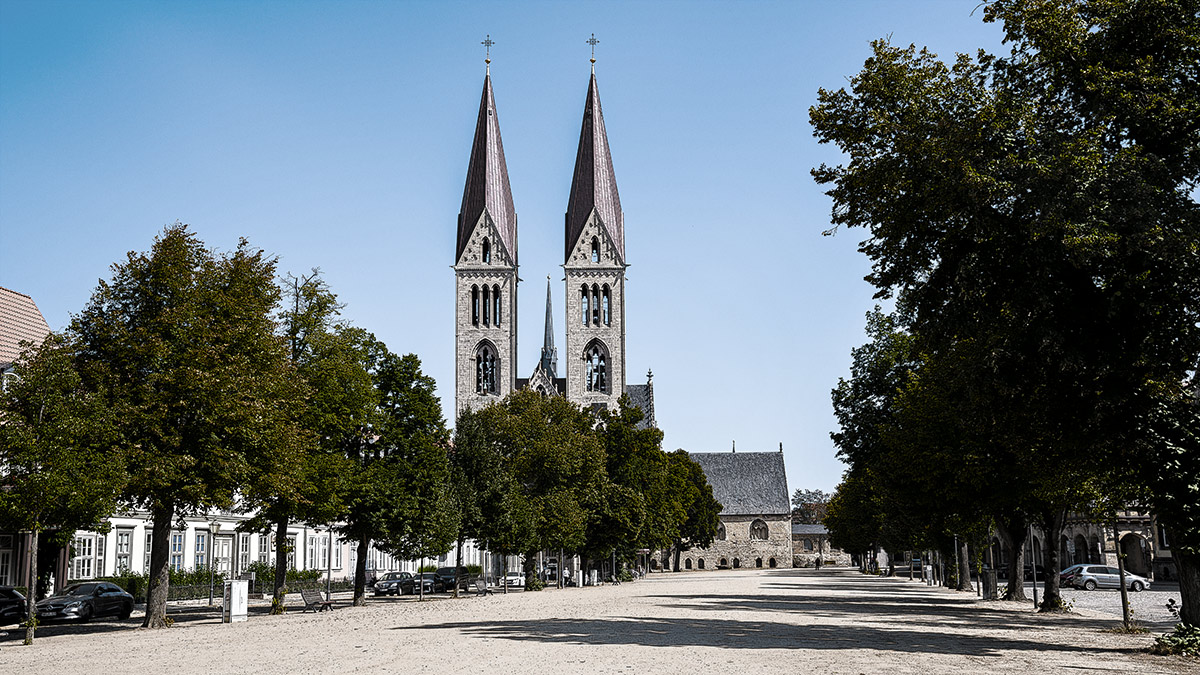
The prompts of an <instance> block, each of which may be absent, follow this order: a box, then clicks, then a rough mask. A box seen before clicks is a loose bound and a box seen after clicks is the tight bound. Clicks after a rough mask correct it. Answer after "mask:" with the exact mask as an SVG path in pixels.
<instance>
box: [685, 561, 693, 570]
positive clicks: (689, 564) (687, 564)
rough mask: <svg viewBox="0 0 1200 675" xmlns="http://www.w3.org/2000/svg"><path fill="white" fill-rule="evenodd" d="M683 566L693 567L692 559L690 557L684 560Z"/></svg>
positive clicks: (686, 567)
mask: <svg viewBox="0 0 1200 675" xmlns="http://www.w3.org/2000/svg"><path fill="white" fill-rule="evenodd" d="M683 568H684V569H689V570H690V569H692V559H691V558H688V559H687V560H684V561H683Z"/></svg>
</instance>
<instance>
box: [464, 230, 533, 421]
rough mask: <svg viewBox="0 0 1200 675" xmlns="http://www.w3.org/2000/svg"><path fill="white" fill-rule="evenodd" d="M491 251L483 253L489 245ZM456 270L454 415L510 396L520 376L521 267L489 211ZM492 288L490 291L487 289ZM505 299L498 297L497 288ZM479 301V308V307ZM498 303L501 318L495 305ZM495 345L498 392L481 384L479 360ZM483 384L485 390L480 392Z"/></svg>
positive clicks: (473, 235) (465, 249) (474, 233)
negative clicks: (519, 301)
mask: <svg viewBox="0 0 1200 675" xmlns="http://www.w3.org/2000/svg"><path fill="white" fill-rule="evenodd" d="M485 243H486V245H487V249H488V255H487V256H485V255H484V245H485ZM454 272H455V312H454V325H455V350H454V351H455V364H454V365H455V401H456V408H455V411H454V412H455V416H456V417H457V416H458V415H459V414H461V413H462V411H463V410H464V409H466V408H472V409H477V408H479V407H482V406H484V405H487V404H488V403H490V402H492V401H496V400H498V399H499V398H502V397H504V396H507V395H508V394H509V393H510V392H511V391H512V390H513V386H514V383H515V382H516V378H517V375H516V373H517V371H516V367H517V360H516V354H517V267H516V265H515V264H514V263H513V260H512V257H511V256H510V255H509V252H508V251H507V250H505V248H504V246H503V244H502V242H501V240H500V237H499V236H498V235H497V232H496V230H495V228H494V227H493V225H492V223H491V220H490V218H489V217H488V214H487V212H486V211H485V212H484V213H483V215H482V216H480V218H479V222H478V224H477V225H476V227H475V229H474V231H473V233H472V234H471V237H470V239H469V240H468V242H467V244H466V246H465V247H464V248H463V252H462V255H461V256H460V257H459V260H458V263H457V264H456V265H455V266H454ZM484 287H487V288H488V289H490V290H489V292H488V293H487V294H486V300H487V302H485V294H484V293H483V288H484ZM497 288H498V289H499V290H500V302H499V303H496V302H495V290H494V289H497ZM476 303H478V307H476ZM497 304H498V305H499V310H500V312H499V317H497V316H496V305H497ZM485 349H491V350H494V356H495V361H496V366H495V374H494V377H495V380H496V381H495V385H496V386H495V391H487V388H486V387H481V386H480V385H481V383H480V375H481V373H480V366H481V364H480V359H481V358H482V354H484V350H485ZM481 388H482V389H484V391H483V392H482V393H481V391H480V390H481Z"/></svg>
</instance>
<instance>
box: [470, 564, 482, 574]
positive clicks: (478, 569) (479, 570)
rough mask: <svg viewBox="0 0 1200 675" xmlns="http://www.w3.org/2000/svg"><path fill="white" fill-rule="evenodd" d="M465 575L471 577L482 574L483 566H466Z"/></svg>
mask: <svg viewBox="0 0 1200 675" xmlns="http://www.w3.org/2000/svg"><path fill="white" fill-rule="evenodd" d="M467 574H470V575H472V576H474V575H477V574H483V565H467Z"/></svg>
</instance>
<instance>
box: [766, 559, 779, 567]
mask: <svg viewBox="0 0 1200 675" xmlns="http://www.w3.org/2000/svg"><path fill="white" fill-rule="evenodd" d="M767 564H768V565H770V566H771V567H772V568H774V567H775V565H776V564H777V563H776V562H775V559H774V558H771V559H770V560H769V561H767Z"/></svg>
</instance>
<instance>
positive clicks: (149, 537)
mask: <svg viewBox="0 0 1200 675" xmlns="http://www.w3.org/2000/svg"><path fill="white" fill-rule="evenodd" d="M153 541H154V533H153V532H151V531H150V528H146V551H145V557H146V560H145V563H146V564H145V566H144V567H142V571H143V572H145V573H147V574H149V573H150V544H151V543H153Z"/></svg>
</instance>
